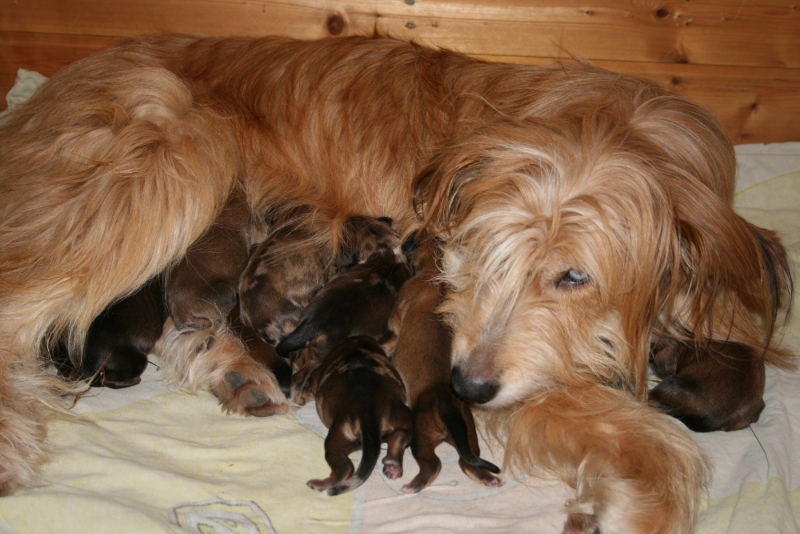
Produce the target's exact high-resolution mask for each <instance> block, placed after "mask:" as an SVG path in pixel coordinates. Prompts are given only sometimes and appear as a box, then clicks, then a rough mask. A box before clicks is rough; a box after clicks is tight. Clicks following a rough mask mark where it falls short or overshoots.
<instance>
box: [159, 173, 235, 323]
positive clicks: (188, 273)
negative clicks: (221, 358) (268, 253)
mask: <svg viewBox="0 0 800 534" xmlns="http://www.w3.org/2000/svg"><path fill="white" fill-rule="evenodd" d="M249 219H250V209H249V208H248V206H247V202H246V200H245V197H244V193H243V192H242V191H241V190H239V189H238V188H237V189H234V191H233V192H232V193H231V196H230V198H229V199H228V202H227V204H226V205H225V207H224V208H223V210H222V212H221V213H220V214H219V216H218V217H217V219H216V221H214V224H213V225H212V226H211V227H210V228H209V229H208V230H207V231H206V232H205V234H203V236H202V237H200V239H198V240H197V241H195V243H194V244H192V246H191V247H189V250H188V251H187V253H186V256H184V258H183V259H182V260H181V261H180V262H179V263H178V264H177V265H176V266H175V267H174V268H173V269H172V270H171V272H170V273H169V277H168V279H167V286H166V294H167V306H168V308H169V313H170V315H171V316H172V321H173V322H174V323H175V328H177V329H178V330H180V331H185V330H204V329H207V328H216V327H219V326H220V325H222V324H223V323H224V322H225V321H226V318H227V317H228V314H229V313H230V311H231V310H232V309H233V307H234V305H235V304H236V293H237V289H238V285H239V277H240V275H241V274H242V271H243V270H244V268H245V265H246V264H247V257H248V239H247V232H248V223H249Z"/></svg>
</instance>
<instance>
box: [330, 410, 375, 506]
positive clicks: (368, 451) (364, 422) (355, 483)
mask: <svg viewBox="0 0 800 534" xmlns="http://www.w3.org/2000/svg"><path fill="white" fill-rule="evenodd" d="M380 454H381V422H380V418H378V416H377V415H376V414H374V413H372V410H368V412H367V414H365V415H364V416H363V417H362V418H361V462H359V464H358V469H356V472H355V474H354V475H353V476H352V477H350V478H348V479H347V480H345V481H344V482H342V483H340V484H336V485H335V486H332V487H330V488H328V491H327V492H326V493H327V494H328V495H340V494H342V493H347V492H348V491H353V490H354V489H356V488H357V487H359V486H360V485H362V484H363V483H364V482H366V481H367V479H368V478H369V476H370V475H371V474H372V471H373V470H374V469H375V466H376V465H377V464H378V457H379V456H380Z"/></svg>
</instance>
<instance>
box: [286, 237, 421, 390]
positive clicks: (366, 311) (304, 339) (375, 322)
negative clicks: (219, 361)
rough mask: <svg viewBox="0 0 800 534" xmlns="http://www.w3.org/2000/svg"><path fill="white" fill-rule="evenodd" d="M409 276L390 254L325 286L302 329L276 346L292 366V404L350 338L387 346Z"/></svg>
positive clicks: (380, 255)
mask: <svg viewBox="0 0 800 534" xmlns="http://www.w3.org/2000/svg"><path fill="white" fill-rule="evenodd" d="M398 240H399V238H398ZM409 277H410V270H409V268H408V266H407V265H406V263H405V260H404V259H399V258H398V256H397V254H395V253H394V252H379V253H377V254H374V255H373V256H371V257H370V258H369V259H368V260H367V261H365V262H364V263H362V264H359V265H356V266H355V267H352V268H351V269H350V270H348V271H346V272H344V273H342V274H340V275H339V276H337V277H336V278H334V279H333V280H331V281H330V282H328V284H327V285H326V286H325V287H324V288H322V289H321V290H320V292H319V293H317V294H316V295H315V296H314V298H313V299H311V303H310V304H309V305H308V306H307V307H306V308H305V309H304V310H303V313H302V314H301V316H300V320H301V322H300V325H299V326H298V327H297V328H296V329H295V330H294V331H292V332H291V333H290V334H289V335H288V336H286V337H285V338H283V340H282V341H281V342H280V343H278V346H277V347H275V349H276V351H277V352H278V354H280V355H281V356H284V357H288V358H290V359H291V360H292V362H293V364H294V368H295V372H294V375H293V376H292V397H291V398H292V399H293V400H295V401H299V399H300V398H302V396H303V390H304V389H305V387H306V383H307V380H308V377H309V376H310V373H311V372H312V371H313V370H314V369H315V368H316V367H317V366H318V365H319V363H320V362H321V361H322V359H323V358H324V357H325V356H326V355H327V354H328V353H329V352H330V351H331V350H333V349H334V347H337V346H338V345H340V344H341V343H342V342H344V340H345V339H347V338H348V337H352V336H369V337H372V338H375V339H377V340H378V341H379V342H380V343H387V342H390V341H391V340H390V337H391V333H390V332H389V327H388V323H389V318H390V317H391V314H392V310H393V309H394V305H395V302H396V300H397V292H398V291H399V290H400V287H401V286H402V285H403V284H404V283H405V281H406V280H408V278H409ZM298 354H300V355H301V356H302V358H301V359H300V360H298V359H297V356H298Z"/></svg>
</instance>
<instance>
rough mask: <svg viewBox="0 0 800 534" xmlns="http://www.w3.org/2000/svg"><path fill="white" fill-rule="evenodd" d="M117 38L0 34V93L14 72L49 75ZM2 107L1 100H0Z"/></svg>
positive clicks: (15, 75)
mask: <svg viewBox="0 0 800 534" xmlns="http://www.w3.org/2000/svg"><path fill="white" fill-rule="evenodd" d="M116 40H117V39H116V38H111V37H94V36H82V35H54V34H33V33H20V32H2V31H0V92H1V93H2V94H5V92H6V91H7V90H8V89H9V88H11V86H12V85H14V80H15V79H16V77H17V69H20V68H22V69H28V70H35V71H36V72H40V73H42V74H44V75H45V76H52V75H53V74H55V72H56V71H58V70H59V69H61V68H62V67H65V66H66V65H69V64H70V63H72V62H73V61H76V60H78V59H81V58H84V57H86V56H88V55H90V54H93V53H95V52H98V51H100V50H102V49H104V48H108V47H109V46H111V45H112V44H113V43H114V42H115V41H116ZM2 107H3V108H5V100H3V106H2Z"/></svg>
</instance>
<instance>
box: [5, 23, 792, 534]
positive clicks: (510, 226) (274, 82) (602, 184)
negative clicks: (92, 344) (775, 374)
mask: <svg viewBox="0 0 800 534" xmlns="http://www.w3.org/2000/svg"><path fill="white" fill-rule="evenodd" d="M0 146H2V147H3V151H2V154H1V155H0V242H2V243H3V247H2V249H1V250H0V360H1V361H2V363H3V365H2V367H0V412H1V413H2V417H1V418H0V433H1V434H2V435H3V437H4V440H3V442H2V444H0V488H2V491H3V492H8V491H10V490H12V489H13V488H15V487H18V486H19V485H21V484H27V483H30V482H31V481H32V480H33V476H34V474H35V466H36V465H37V464H38V463H39V462H40V461H41V460H42V458H43V449H42V443H43V438H44V435H45V428H44V419H45V415H46V413H47V408H48V407H53V408H58V406H59V402H58V399H57V397H56V394H55V390H56V389H57V388H58V387H59V384H58V383H57V382H54V381H51V380H50V379H48V378H46V375H45V374H44V373H43V372H42V371H41V370H40V362H39V361H38V360H37V358H38V356H39V354H41V353H42V352H43V346H44V345H45V344H46V343H47V342H48V340H51V339H57V338H59V337H60V336H62V335H67V336H68V337H69V338H70V340H71V343H72V344H73V346H76V347H80V346H81V345H82V338H83V336H84V334H85V332H86V330H87V328H88V326H89V324H90V323H91V322H92V320H93V319H94V317H96V316H97V315H98V313H99V312H100V311H101V310H103V309H104V308H105V307H106V306H107V305H108V304H109V303H110V302H112V301H113V300H114V299H116V298H118V297H120V296H123V295H126V294H128V293H130V292H132V291H133V290H135V289H136V288H137V287H139V286H140V285H142V284H143V283H144V282H145V281H146V280H148V279H149V278H151V277H153V276H155V275H156V274H158V273H160V272H161V271H163V270H164V269H166V268H167V267H169V266H170V265H172V264H174V263H175V262H177V261H178V260H179V259H180V258H181V257H182V256H183V254H184V253H185V251H186V250H187V248H188V247H189V246H190V245H191V244H192V243H193V242H194V241H195V240H196V239H197V238H198V237H199V236H200V235H202V233H203V232H204V230H205V229H206V228H207V227H208V226H209V225H210V224H211V223H212V222H213V221H214V219H215V217H216V215H217V213H218V212H219V211H220V209H221V208H222V206H223V205H224V204H225V202H226V200H227V198H228V196H229V194H230V192H231V191H232V190H233V188H234V186H235V185H236V183H237V182H239V183H240V184H241V186H242V188H243V190H244V191H245V194H246V197H247V201H248V204H249V206H250V208H251V209H252V210H253V211H254V212H255V213H256V214H263V213H265V212H266V211H267V210H268V209H270V208H274V207H275V206H282V205H285V204H287V203H294V205H309V206H312V207H313V208H314V209H317V210H320V211H321V212H324V213H326V214H329V215H330V216H331V217H332V220H333V221H334V222H336V221H343V220H344V219H345V218H346V217H347V216H350V215H354V214H356V215H370V216H388V217H391V218H393V219H394V221H395V226H396V227H397V228H398V229H400V230H403V231H405V230H408V229H411V228H413V227H419V226H425V227H426V228H427V230H429V231H431V232H432V233H434V234H437V235H439V236H440V237H441V238H443V239H444V240H445V246H444V260H443V262H442V269H443V272H442V279H443V280H444V282H445V283H446V284H447V287H448V291H449V292H448V295H447V297H446V300H445V302H444V303H443V306H442V308H441V309H440V312H441V313H443V314H444V315H445V317H446V319H447V322H448V324H449V325H450V327H451V328H452V330H453V355H452V356H453V362H454V366H455V367H454V375H453V385H454V386H455V389H456V390H457V391H458V392H459V393H460V394H461V395H462V396H464V397H465V398H467V399H469V400H473V401H477V402H483V403H485V405H486V406H487V407H488V408H491V409H492V410H490V412H491V413H495V414H497V413H499V412H505V411H508V412H509V414H510V415H509V414H506V413H503V415H504V416H506V415H508V417H505V418H504V419H502V420H500V421H501V422H500V426H501V427H502V430H503V432H504V433H506V434H507V439H508V447H507V449H506V463H507V464H509V465H516V466H517V467H519V468H521V469H523V470H535V469H538V468H543V469H545V470H547V471H549V472H551V473H555V474H557V475H558V476H561V477H563V479H564V480H566V481H567V482H569V483H570V484H572V485H573V486H574V487H575V489H576V492H577V496H576V499H575V501H574V503H572V505H571V507H570V515H569V519H568V521H567V527H566V530H567V531H570V532H583V531H588V532H590V531H592V530H593V529H594V528H595V525H599V528H600V530H601V531H603V532H605V533H611V532H629V533H632V532H686V531H689V530H690V529H691V528H692V520H693V516H694V502H695V494H696V492H697V490H698V488H699V487H700V485H701V482H702V480H703V474H704V472H703V459H702V455H701V453H700V450H699V449H698V447H697V446H695V444H694V443H693V442H692V440H691V439H690V438H689V437H688V436H687V435H686V434H684V433H682V432H681V431H680V430H677V429H676V427H675V426H674V425H673V422H672V421H671V420H670V419H669V418H668V417H667V416H666V415H663V414H660V413H657V412H656V411H655V410H653V409H651V408H649V407H648V406H647V405H646V404H645V402H644V401H645V398H646V395H647V391H646V383H647V382H646V374H647V366H648V348H649V345H650V343H651V341H652V339H653V338H654V337H656V338H657V337H658V336H661V335H665V336H666V335H669V336H679V335H682V333H683V332H688V336H689V337H690V338H692V341H693V342H694V343H697V344H698V345H699V346H700V347H702V345H703V344H704V343H705V342H706V341H707V340H728V341H731V342H735V343H738V344H740V345H744V346H747V347H753V348H755V349H756V350H753V351H751V352H748V354H750V355H751V357H753V358H756V359H757V360H758V361H762V360H763V361H766V362H772V363H778V364H783V363H786V360H785V359H783V357H782V356H781V355H780V354H779V353H778V352H777V351H776V350H774V348H773V347H772V346H771V345H770V338H771V334H772V330H773V326H774V324H775V320H776V313H777V310H778V309H779V308H780V306H781V305H782V304H785V301H786V300H788V293H789V292H790V287H789V286H790V281H789V275H788V272H787V269H786V258H785V253H784V251H783V248H782V247H781V246H780V245H779V244H778V243H777V241H776V239H775V236H773V235H772V234H770V233H769V232H766V231H763V230H760V229H758V228H755V227H753V226H751V225H749V224H748V223H746V222H745V221H744V220H742V219H741V218H740V217H738V216H737V215H736V214H735V213H734V212H733V210H732V208H731V198H732V192H733V182H734V170H735V169H734V168H735V161H734V154H733V150H732V148H731V145H730V143H729V141H728V139H727V138H726V135H725V133H724V132H723V130H722V128H721V126H720V125H719V124H718V122H717V121H716V120H715V119H714V118H713V117H712V116H711V115H710V114H709V113H707V112H706V111H704V110H703V109H701V108H700V107H699V106H697V105H695V104H693V103H691V102H688V101H686V100H684V99H682V98H679V97H676V96H672V95H669V94H667V93H666V92H665V91H663V90H662V89H660V88H658V87H656V86H655V85H653V84H651V83H648V82H643V81H640V80H637V79H634V78H630V77H625V76H620V75H617V74H614V73H610V72H606V71H603V70H599V69H595V68H592V67H588V66H575V67H570V66H558V67H535V66H518V65H505V64H488V63H484V62H480V61H477V60H473V59H470V58H467V57H464V56H461V55H458V54H455V53H452V52H449V51H445V50H435V49H428V48H424V47H421V46H415V45H411V44H407V43H402V42H397V41H393V40H385V39H373V38H358V37H354V38H346V39H341V40H324V41H315V42H298V41H292V40H287V39H273V38H267V39H261V40H251V39H245V38H241V39H198V38H195V37H176V36H157V37H151V38H142V39H134V40H130V41H126V42H124V43H122V44H120V45H119V46H117V47H115V48H113V49H110V50H108V51H105V52H102V53H100V54H97V55H95V56H93V57H91V58H88V59H86V60H84V61H80V62H78V63H76V64H74V65H72V66H70V67H68V68H66V69H64V70H63V71H62V72H61V73H59V74H57V75H56V76H54V77H53V78H52V79H51V80H50V81H49V82H48V83H47V84H46V85H45V86H43V87H42V88H41V90H40V91H39V92H38V94H37V95H36V96H35V97H34V98H33V99H32V100H31V101H30V102H29V103H28V105H26V106H25V107H23V108H22V109H20V110H18V111H16V112H14V113H13V114H12V115H11V116H10V117H8V118H7V120H6V122H5V123H4V124H3V126H2V130H0ZM415 177H417V178H415ZM339 224H340V223H339ZM332 228H333V229H334V230H335V228H336V224H333V225H332ZM698 357H699V358H704V357H705V354H704V352H703V351H702V350H699V351H698ZM718 379H720V380H725V377H724V373H723V376H719V377H718Z"/></svg>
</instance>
